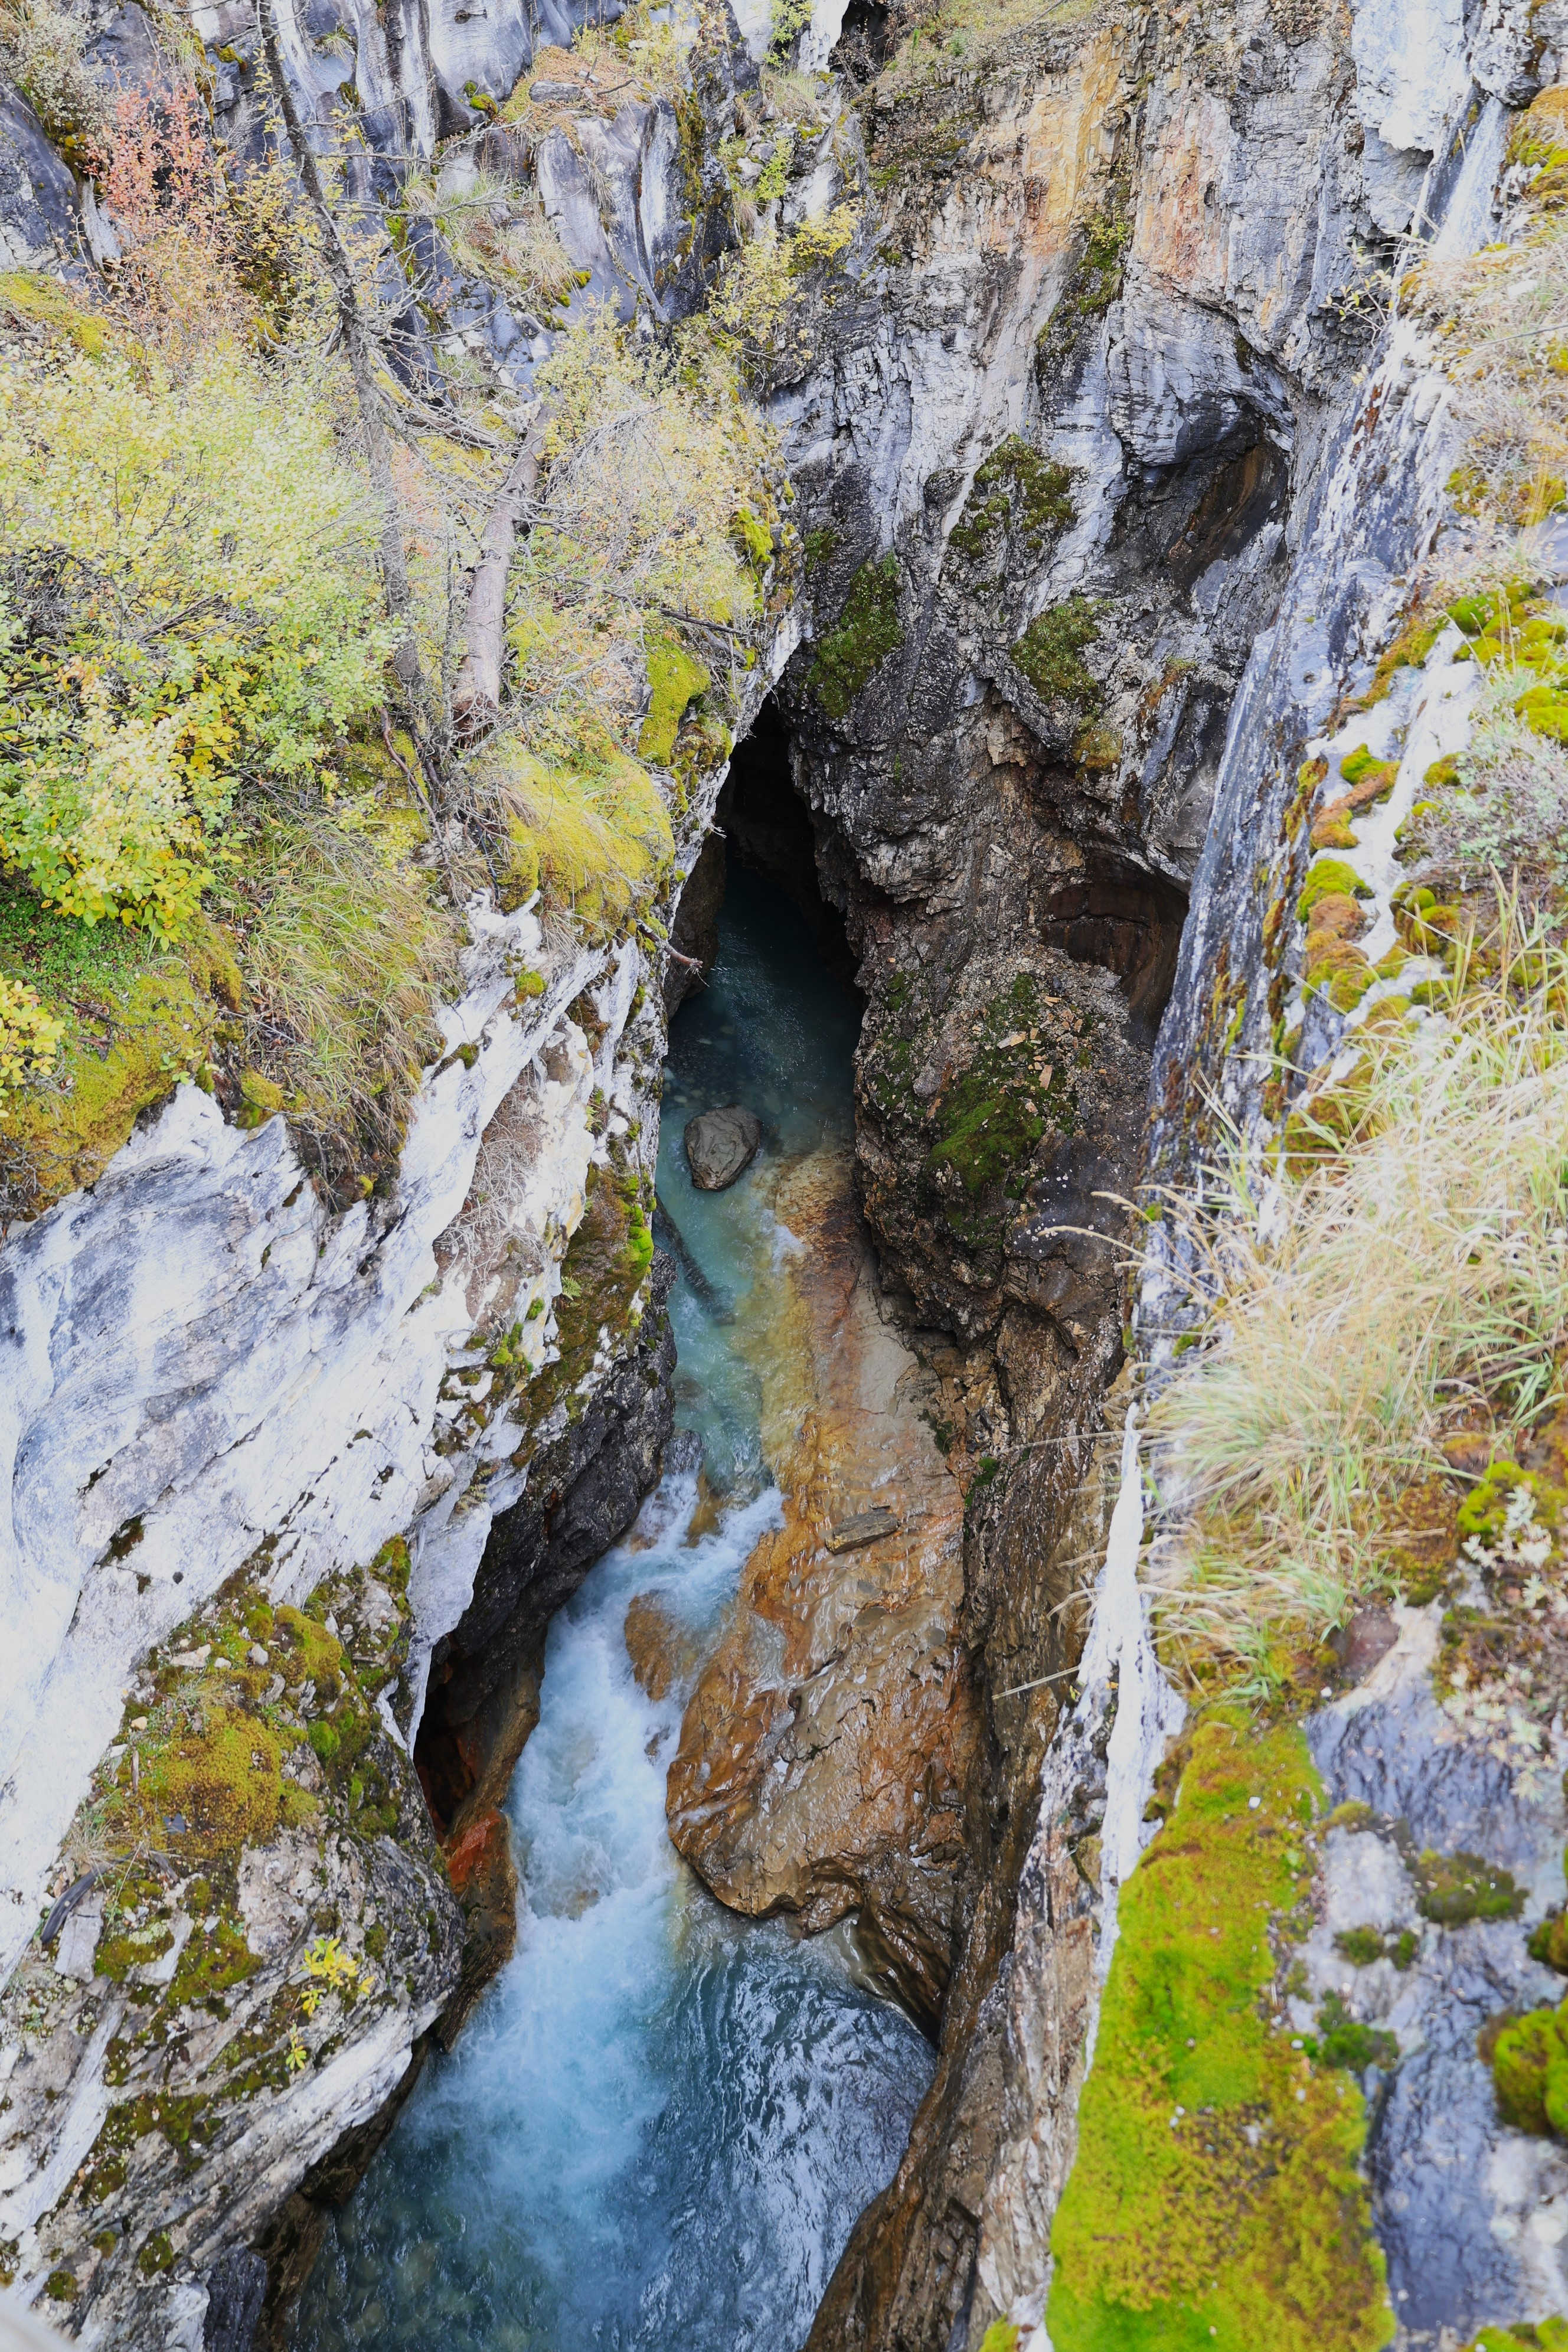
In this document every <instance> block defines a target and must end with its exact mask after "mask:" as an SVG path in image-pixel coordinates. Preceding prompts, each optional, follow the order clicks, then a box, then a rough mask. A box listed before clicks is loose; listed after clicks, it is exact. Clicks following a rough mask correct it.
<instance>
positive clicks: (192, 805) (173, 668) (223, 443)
mask: <svg viewBox="0 0 1568 2352" xmlns="http://www.w3.org/2000/svg"><path fill="white" fill-rule="evenodd" d="M0 528H3V529H4V533H5V544H6V549H7V556H6V562H5V572H4V578H3V585H0V857H3V858H4V861H5V865H6V866H7V867H8V868H9V870H10V871H11V872H13V873H15V874H18V875H20V876H22V877H25V878H26V881H27V882H28V883H29V884H30V885H31V886H32V887H34V888H35V889H36V890H37V892H38V894H39V896H40V898H42V899H43V900H44V902H45V903H46V904H47V905H50V906H57V907H58V908H61V909H62V911H64V912H65V913H67V914H69V915H74V916H76V917H77V918H78V919H80V920H81V921H83V922H85V923H89V924H93V923H97V922H99V921H100V920H102V919H104V918H105V917H106V916H117V917H121V918H122V919H125V920H126V921H128V922H134V923H137V924H140V925H142V926H143V927H145V928H146V929H149V930H151V931H152V932H153V933H154V934H155V935H156V936H158V937H160V938H163V939H168V938H171V937H173V936H174V934H175V933H177V932H179V931H181V930H183V929H187V928H188V927H189V925H190V923H191V920H192V919H193V917H194V915H195V910H196V908H197V905H198V903H199V900H200V897H201V893H202V891H203V890H204V889H205V887H206V886H207V884H208V883H209V882H210V880H211V879H212V874H213V846H214V834H215V829H216V826H217V825H218V824H219V823H220V821H221V820H222V819H223V818H224V816H225V815H226V814H227V812H228V810H229V809H230V807H231V806H232V804H233V803H234V799H235V796H236V794H237V792H238V790H239V789H240V787H241V785H242V784H243V783H245V782H258V781H260V780H262V779H264V778H273V779H289V780H294V781H297V780H300V779H303V778H306V777H309V776H312V775H314V774H315V773H316V772H318V770H319V769H320V768H321V764H322V763H323V761H324V760H325V757H326V754H327V750H328V747H329V745H330V743H331V740H332V738H333V737H334V736H335V735H336V733H337V732H338V731H339V730H341V729H342V728H343V727H344V726H346V725H347V723H348V722H349V721H350V719H353V717H354V716H355V715H356V714H357V713H358V712H360V711H361V710H363V709H365V708H366V707H367V706H368V705H369V704H370V703H371V702H372V701H373V700H374V698H376V696H377V693H378V689H379V680H380V674H381V667H382V663H383V661H384V656H385V654H386V652H387V650H388V647H389V642H390V640H389V636H388V634H387V632H386V631H385V629H384V627H383V625H382V624H381V622H380V619H379V587H378V583H377V577H376V572H375V566H374V560H373V544H372V534H371V532H370V530H369V529H368V528H367V524H366V514H365V498H364V492H363V486H362V483H361V480H360V478H359V477H358V476H357V475H356V474H355V473H354V472H353V469H352V468H350V467H348V466H346V465H345V464H344V463H343V461H342V459H341V458H340V457H338V456H337V454H336V452H335V451H334V449H333V446H332V443H331V436H330V433H329V431H328V428H327V425H326V422H325V418H324V415H323V414H322V412H321V407H320V405H319V404H318V402H317V401H316V399H315V397H314V396H313V394H312V391H311V388H310V385H309V384H308V383H306V382H304V381H303V380H302V379H301V380H300V381H298V382H295V383H289V382H288V381H287V380H279V381H272V380H266V379H263V378H262V376H261V375H260V374H259V373H258V371H257V370H256V369H255V368H254V367H253V366H252V365H250V364H249V363H247V362H245V361H244V360H243V359H242V358H241V357H240V356H239V355H238V354H237V353H235V352H226V353H225V354H224V356H223V358H222V359H221V361H215V362H213V363H211V364H210V365H209V366H208V368H207V369H206V370H205V372H199V373H195V374H193V375H192V376H191V377H190V378H189V379H188V380H187V381H185V382H184V383H175V382H174V380H172V379H171V378H170V377H169V376H167V375H166V374H165V373H163V371H162V369H161V368H160V366H159V363H158V362H156V361H155V360H154V359H153V358H152V357H151V356H150V355H143V357H142V360H141V361H139V362H137V363H135V364H133V363H132V362H131V361H130V360H129V359H127V358H124V357H121V355H119V354H118V353H106V354H105V355H104V356H103V357H101V358H100V359H96V360H95V359H91V358H89V357H86V356H78V357H76V358H72V359H69V360H66V361H64V362H61V361H60V360H58V358H54V357H50V358H47V359H36V360H29V361H13V362H9V363H8V364H6V365H5V366H4V367H3V368H0Z"/></svg>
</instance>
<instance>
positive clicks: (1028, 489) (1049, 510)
mask: <svg viewBox="0 0 1568 2352" xmlns="http://www.w3.org/2000/svg"><path fill="white" fill-rule="evenodd" d="M1071 491H1072V476H1071V474H1070V473H1069V472H1068V468H1067V467H1065V466H1058V465H1056V464H1054V463H1053V462H1052V461H1051V460H1050V459H1049V458H1047V457H1041V455H1040V453H1039V451H1038V450H1037V449H1036V448H1034V447H1032V446H1031V445H1030V444H1029V443H1028V442H1027V441H1025V440H1022V439H1021V438H1020V437H1019V436H1018V435H1017V434H1016V433H1011V434H1009V435H1008V436H1007V438H1006V440H1005V441H1004V442H1003V443H1002V444H1001V445H1000V446H999V447H997V448H995V449H994V450H993V451H992V453H991V455H990V457H987V458H986V460H985V462H984V465H983V466H982V467H980V468H979V469H978V471H977V472H976V474H975V477H974V481H973V486H972V488H971V489H970V493H969V496H968V498H967V499H965V501H964V507H963V514H962V516H961V517H960V519H959V520H958V521H957V522H956V523H955V524H954V526H953V529H952V534H951V537H950V539H949V542H948V543H949V545H950V546H952V547H955V548H956V549H957V550H958V551H959V553H960V554H961V555H963V556H966V557H967V558H968V559H969V561H970V562H972V563H977V562H981V561H983V559H984V557H986V556H987V555H989V554H991V553H992V552H993V551H994V549H995V548H996V547H997V546H998V545H999V544H1001V542H1000V541H999V540H998V536H997V534H998V533H999V532H1005V531H1007V530H1014V531H1016V535H1017V538H1018V540H1019V542H1020V544H1021V545H1022V547H1023V548H1024V549H1025V550H1026V551H1027V552H1028V553H1029V554H1031V555H1038V554H1039V553H1040V552H1041V551H1042V550H1043V549H1044V548H1045V547H1047V545H1048V543H1049V542H1050V541H1051V540H1052V539H1054V538H1055V537H1056V536H1057V534H1058V532H1059V531H1063V530H1068V528H1069V527H1070V525H1071V524H1072V523H1073V522H1074V521H1075V520H1076V519H1077V509H1075V507H1074V505H1073V502H1072V495H1071Z"/></svg>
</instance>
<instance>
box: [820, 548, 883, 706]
mask: <svg viewBox="0 0 1568 2352" xmlns="http://www.w3.org/2000/svg"><path fill="white" fill-rule="evenodd" d="M899 580H900V571H899V559H898V557H897V556H896V555H894V554H892V553H890V552H889V554H887V555H884V556H883V557H882V559H881V561H880V562H871V563H863V564H862V565H861V566H860V569H859V571H858V572H857V573H856V574H855V577H854V579H853V580H852V581H851V582H850V583H849V593H848V595H847V597H846V598H845V600H844V610H843V611H842V612H841V613H840V614H839V615H838V620H837V625H836V626H835V627H833V628H832V629H830V630H829V632H828V634H827V635H826V636H825V637H822V638H820V639H819V640H818V642H817V647H816V659H815V660H814V661H813V663H812V665H811V668H810V670H809V672H808V673H807V678H806V683H807V684H808V685H809V687H810V688H811V690H812V692H813V693H814V694H815V695H816V698H817V700H818V702H819V703H820V704H821V705H822V708H823V709H824V710H826V713H827V715H828V717H829V718H830V719H842V718H844V717H845V716H846V715H847V712H848V709H849V707H850V705H851V703H853V702H855V701H857V700H858V698H859V697H860V696H861V695H862V694H863V693H864V692H865V690H866V688H867V687H868V685H869V684H870V682H871V679H872V678H873V677H875V675H876V673H877V671H878V670H879V669H880V668H881V667H882V664H883V663H884V662H885V661H886V660H887V659H888V656H889V655H890V654H893V653H896V652H897V651H898V648H899V647H900V646H901V645H902V644H903V642H904V633H903V630H902V628H901V627H900V623H899Z"/></svg>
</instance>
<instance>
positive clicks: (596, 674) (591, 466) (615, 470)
mask: <svg viewBox="0 0 1568 2352" xmlns="http://www.w3.org/2000/svg"><path fill="white" fill-rule="evenodd" d="M541 380H542V384H543V387H544V389H545V391H546V393H547V394H548V395H549V396H550V398H551V401H552V423H551V426H550V433H549V441H548V456H549V459H550V467H549V474H548V490H547V494H546V497H545V500H544V504H543V508H542V511H541V513H540V514H539V515H538V517H537V518H536V520H535V522H534V526H533V529H532V530H531V532H530V534H529V538H528V541H527V543H526V545H525V546H524V548H523V549H522V551H521V553H520V555H519V557H518V559H517V561H516V562H515V563H514V565H513V568H512V578H511V602H510V612H509V624H508V633H509V638H510V647H511V653H512V660H513V668H514V675H515V681H516V689H517V698H516V702H515V705H514V706H513V708H512V709H511V711H510V713H509V716H508V722H507V724H506V725H505V726H503V728H502V729H501V730H500V731H499V732H498V734H497V735H496V737H495V738H493V739H492V740H491V742H490V743H489V745H488V746H487V748H486V750H485V752H484V754H483V755H482V758H481V760H480V761H479V762H478V763H477V765H476V768H475V770H474V772H473V775H472V778H471V782H472V783H473V785H474V787H475V790H476V793H477V795H478V797H479V801H480V803H489V806H490V807H491V808H492V809H493V810H494V812H495V814H496V817H497V819H498V823H499V826H500V829H501V831H502V835H503V838H504V840H505V841H506V842H507V843H508V844H509V845H510V875H509V877H508V881H509V887H510V889H511V890H512V891H513V892H514V893H515V894H516V895H517V896H518V897H519V898H526V897H527V896H529V895H530V894H531V892H532V891H534V890H535V889H542V890H543V891H544V892H545V893H546V895H547V896H548V897H549V898H552V900H553V901H554V902H555V903H557V904H560V905H563V906H567V907H570V908H572V909H573V910H574V913H575V914H576V916H577V917H578V919H579V920H580V921H581V922H583V923H584V924H585V925H586V926H588V927H589V928H590V929H614V928H617V927H624V926H625V924H626V920H627V919H628V917H629V914H630V912H631V910H632V908H634V907H635V906H637V905H639V904H642V903H644V902H646V901H647V898H649V897H650V896H651V895H652V893H653V892H654V890H655V889H656V888H657V887H658V880H659V878H660V877H661V876H662V875H663V873H664V872H665V870H666V868H667V866H668V860H669V857H670V856H671V854H672V851H673V846H674V844H673V835H672V834H671V831H670V824H669V816H668V811H667V809H666V807H665V803H664V798H663V796H662V794H661V793H660V790H659V788H658V786H657V785H656V784H655V782H654V781H653V778H652V777H651V776H650V775H649V773H648V772H647V767H646V766H645V765H643V764H642V763H643V761H655V762H657V763H658V765H659V766H661V767H665V766H668V765H670V764H672V763H673V764H674V765H675V766H676V767H677V769H678V770H679V767H680V766H681V764H682V763H681V761H679V759H678V758H677V737H678V734H679V727H680V722H681V719H682V716H683V714H684V713H685V711H686V709H687V708H688V706H689V703H690V702H691V701H692V700H693V699H694V698H696V697H697V696H698V695H700V694H705V693H708V692H709V691H710V689H712V690H713V692H714V696H715V699H721V698H722V688H714V687H713V680H712V678H711V677H710V672H709V670H708V669H707V667H705V665H704V664H703V663H701V662H700V661H699V660H697V659H696V658H695V656H692V655H691V654H690V653H689V651H688V650H687V649H686V647H685V645H684V644H683V642H682V639H681V636H680V635H679V631H678V629H677V628H676V627H673V626H672V625H671V620H670V617H669V616H670V615H671V614H678V615H682V616H685V615H689V616H690V618H691V619H692V620H694V621H700V622H708V623H710V624H717V625H720V626H721V628H723V629H724V630H726V631H729V632H731V635H732V639H733V641H734V642H736V643H737V645H738V646H745V645H746V643H747V641H748V638H749V636H750V635H751V633H752V630H753V628H754V627H756V626H757V625H759V624H760V616H761V596H760V593H759V586H758V578H757V569H756V566H757V562H758V560H759V558H761V559H762V560H763V561H764V562H765V560H766V559H765V557H763V556H762V550H763V544H764V542H765V544H766V547H767V549H768V551H770V552H771V549H772V543H773V530H774V527H775V525H776V523H777V520H778V508H777V504H776V500H775V499H774V496H773V483H772V458H773V444H772V441H771V438H770V436H768V435H767V433H766V432H765V431H764V430H763V428H762V427H761V426H760V425H757V424H756V422H755V420H754V418H753V417H752V415H750V414H749V413H748V412H747V411H746V409H745V408H744V406H743V404H742V402H741V399H740V396H739V392H738V387H737V383H736V380H735V377H734V373H733V371H732V369H731V367H730V366H729V365H728V364H727V363H725V362H720V361H718V360H716V359H715V358H714V356H713V353H712V352H711V350H706V351H704V352H702V353H700V354H699V353H695V352H694V353H692V354H691V355H690V356H689V357H688V358H685V359H683V360H682V361H681V362H680V363H679V365H676V364H672V363H671V362H669V361H668V359H667V358H665V357H663V356H660V355H658V354H654V355H651V356H650V355H646V354H643V353H640V352H638V351H637V348H636V347H635V345H633V344H632V343H631V341H629V339H628V340H626V341H623V340H622V339H621V338H619V337H618V336H617V335H616V333H615V332H614V331H612V330H611V329H610V328H609V327H608V326H604V325H600V326H596V327H594V328H591V329H583V330H579V331H577V332H575V333H574V334H573V335H571V336H568V337H566V338H564V339H563V343H562V345H561V347H560V348H559V349H558V351H557V352H556V354H555V356H554V358H553V359H552V361H551V362H550V363H549V365H548V367H547V368H545V369H544V370H542V377H541ZM645 676H646V677H647V685H648V699H647V709H646V710H645V709H643V697H642V694H641V691H640V688H641V680H642V678H643V677H645ZM676 789H677V793H678V794H679V790H680V779H679V773H678V776H677V787H676Z"/></svg>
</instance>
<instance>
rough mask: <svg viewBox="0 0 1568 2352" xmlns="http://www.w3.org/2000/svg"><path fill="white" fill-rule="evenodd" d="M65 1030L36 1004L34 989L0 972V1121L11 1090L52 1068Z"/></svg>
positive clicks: (62, 1024) (42, 1007)
mask: <svg viewBox="0 0 1568 2352" xmlns="http://www.w3.org/2000/svg"><path fill="white" fill-rule="evenodd" d="M65 1026H66V1024H65V1023H64V1022H63V1021H61V1020H60V1019H58V1016H57V1015H56V1014H54V1013H49V1012H47V1010H46V1009H45V1007H44V1006H43V1005H42V1004H40V1003H39V1002H38V992H37V989H35V988H29V987H28V986H27V984H26V982H25V981H16V980H10V979H8V978H7V977H6V975H5V973H4V972H3V971H0V1118H3V1117H4V1115H5V1097H6V1095H7V1094H8V1093H9V1092H10V1091H11V1089H12V1087H18V1086H20V1085H21V1083H22V1081H23V1080H24V1079H25V1078H30V1077H37V1076H41V1075H42V1074H43V1073H44V1072H45V1071H47V1070H49V1069H52V1068H53V1066H54V1060H55V1055H56V1053H57V1051H58V1046H59V1042H60V1039H61V1038H62V1037H63V1036H64V1034H65Z"/></svg>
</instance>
